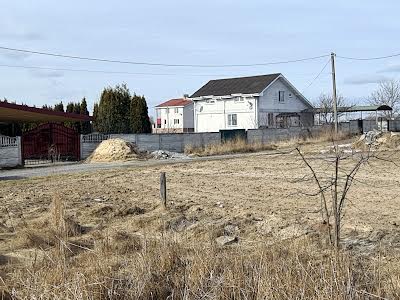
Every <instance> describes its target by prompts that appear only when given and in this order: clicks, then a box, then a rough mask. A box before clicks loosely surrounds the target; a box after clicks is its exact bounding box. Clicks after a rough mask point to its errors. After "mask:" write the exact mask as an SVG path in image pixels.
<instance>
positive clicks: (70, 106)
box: [65, 102, 74, 113]
mask: <svg viewBox="0 0 400 300" xmlns="http://www.w3.org/2000/svg"><path fill="white" fill-rule="evenodd" d="M65 112H67V113H73V112H74V103H73V102H69V103H68V104H67V108H66V110H65Z"/></svg>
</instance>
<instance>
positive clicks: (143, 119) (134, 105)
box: [130, 95, 151, 133]
mask: <svg viewBox="0 0 400 300" xmlns="http://www.w3.org/2000/svg"><path fill="white" fill-rule="evenodd" d="M130 115H131V126H132V131H133V132H134V133H151V122H150V118H149V112H148V107H147V103H146V99H145V97H144V96H137V95H134V96H133V97H132V100H131V109H130Z"/></svg>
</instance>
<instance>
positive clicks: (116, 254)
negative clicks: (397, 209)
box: [3, 232, 400, 299]
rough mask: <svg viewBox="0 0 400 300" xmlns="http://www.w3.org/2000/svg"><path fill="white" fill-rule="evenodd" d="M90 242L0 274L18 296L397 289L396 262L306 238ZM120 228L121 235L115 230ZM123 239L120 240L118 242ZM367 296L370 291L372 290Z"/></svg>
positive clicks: (387, 292)
mask: <svg viewBox="0 0 400 300" xmlns="http://www.w3.org/2000/svg"><path fill="white" fill-rule="evenodd" d="M102 234H103V235H102V236H101V238H100V237H99V239H98V240H96V243H95V246H94V247H93V249H90V248H88V249H87V250H85V251H83V252H81V253H79V254H77V255H74V256H71V257H69V258H67V259H66V257H65V256H64V255H63V253H64V252H69V251H71V250H70V248H69V246H68V245H69V244H68V241H63V245H65V246H64V247H65V248H64V250H63V251H59V250H57V249H53V250H49V251H46V253H45V255H42V258H41V259H40V260H36V261H34V262H32V263H31V264H30V265H29V266H26V267H23V268H17V269H15V270H13V271H12V272H10V273H9V274H8V276H7V278H4V285H3V290H5V291H6V293H8V294H10V295H11V294H12V295H13V297H15V298H16V299H24V298H31V299H39V298H40V299H55V298H58V299H373V298H374V297H372V295H376V296H377V297H385V298H388V299H389V298H390V299H394V298H398V297H399V296H400V286H399V275H400V271H399V269H396V270H393V269H389V268H388V267H387V266H385V264H383V263H382V262H381V261H379V260H378V261H373V260H370V261H369V260H365V259H362V258H353V257H351V256H350V255H349V254H347V253H335V252H331V251H330V250H329V249H325V250H321V249H322V248H323V247H322V246H321V245H319V244H318V243H317V242H316V241H313V240H311V239H310V238H307V239H303V240H299V241H297V242H290V243H286V244H279V245H275V246H268V247H267V246H266V245H264V244H258V245H255V246H253V247H250V248H245V247H241V246H231V247H227V248H218V247H216V246H215V245H213V244H212V243H210V244H197V243H196V244H194V243H188V242H187V241H185V240H180V241H178V240H176V239H175V238H174V237H173V236H170V235H164V236H163V237H162V238H161V239H150V238H138V237H137V238H132V236H129V235H127V234H126V233H118V232H114V233H109V232H108V233H107V232H103V233H102ZM118 236H119V237H118ZM119 238H122V239H123V240H124V243H125V246H126V247H122V248H121V246H120V244H119V243H118V242H117V241H118V239H119ZM370 297H371V298H370Z"/></svg>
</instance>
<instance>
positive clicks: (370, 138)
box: [352, 131, 400, 150]
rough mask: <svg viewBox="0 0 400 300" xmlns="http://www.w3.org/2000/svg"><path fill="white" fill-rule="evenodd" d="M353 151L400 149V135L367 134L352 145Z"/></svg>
mask: <svg viewBox="0 0 400 300" xmlns="http://www.w3.org/2000/svg"><path fill="white" fill-rule="evenodd" d="M352 147H353V149H360V150H366V149H368V148H369V147H371V148H372V149H400V133H396V132H387V133H381V132H373V131H370V132H367V133H366V134H363V135H362V136H361V137H360V138H359V139H358V140H357V141H355V142H354V143H353V145H352Z"/></svg>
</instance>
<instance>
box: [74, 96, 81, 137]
mask: <svg viewBox="0 0 400 300" xmlns="http://www.w3.org/2000/svg"><path fill="white" fill-rule="evenodd" d="M72 112H73V113H74V114H78V115H79V114H80V113H81V105H80V104H79V103H74V108H73V111H72ZM81 127H82V126H81V122H74V128H75V129H76V131H78V132H79V133H81V132H82V128H81Z"/></svg>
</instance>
